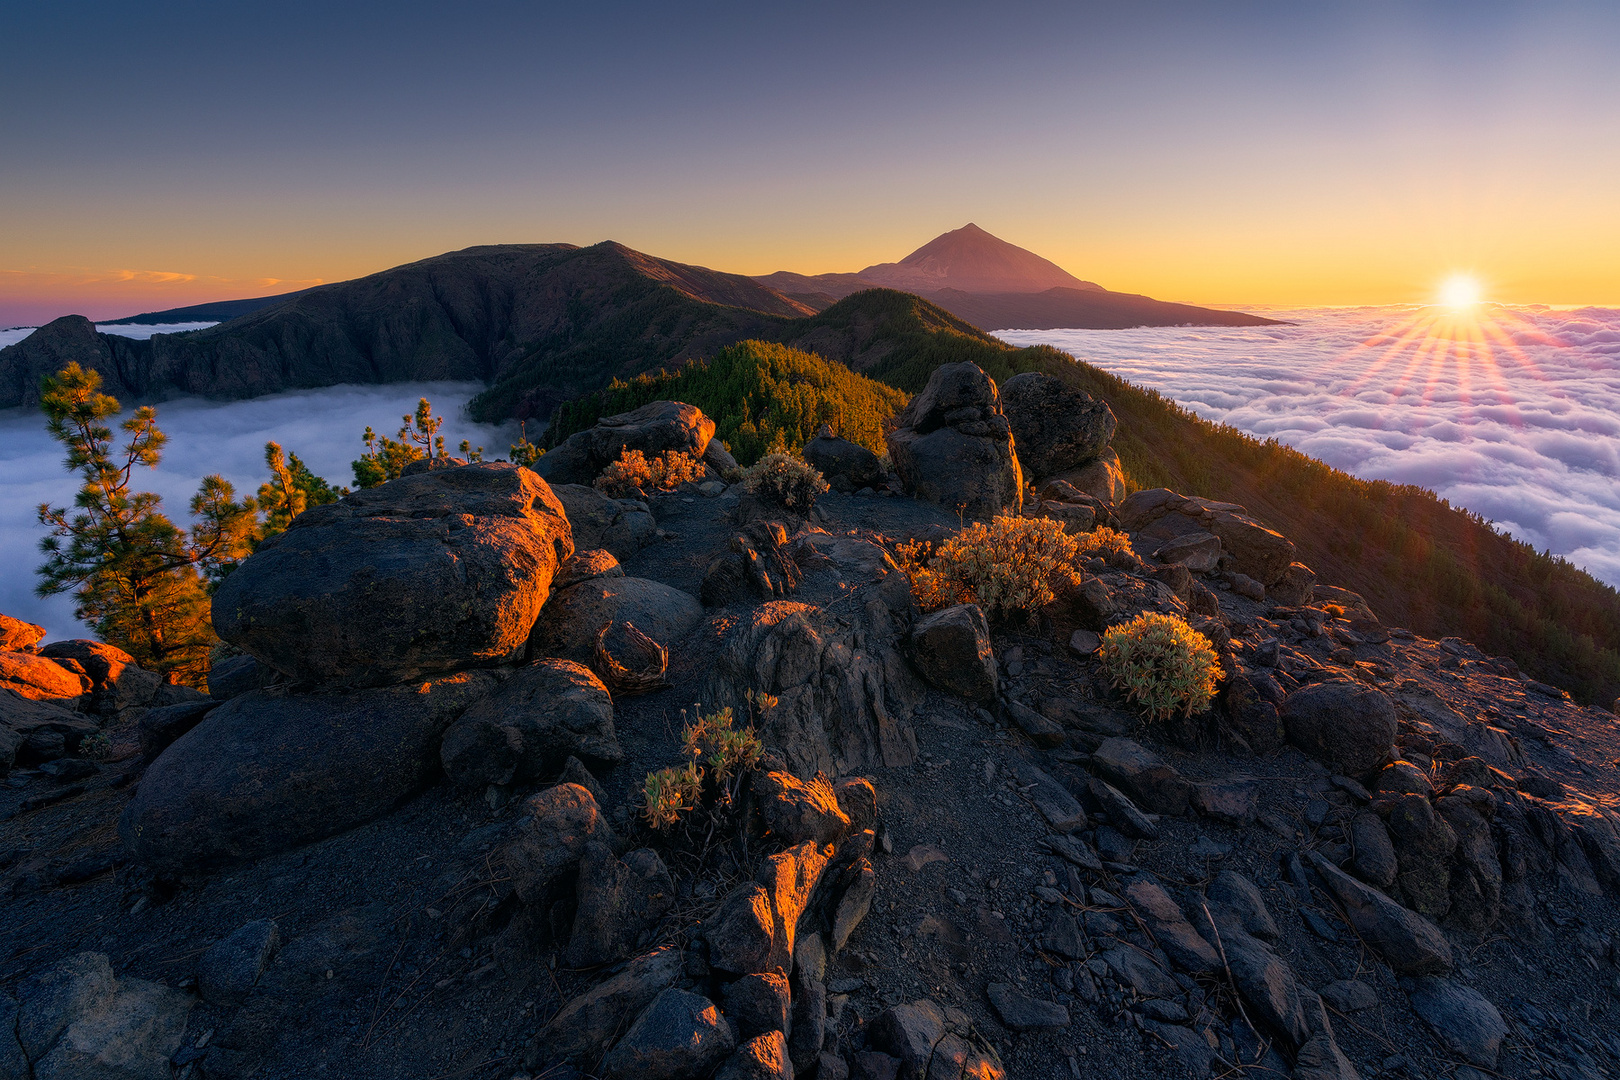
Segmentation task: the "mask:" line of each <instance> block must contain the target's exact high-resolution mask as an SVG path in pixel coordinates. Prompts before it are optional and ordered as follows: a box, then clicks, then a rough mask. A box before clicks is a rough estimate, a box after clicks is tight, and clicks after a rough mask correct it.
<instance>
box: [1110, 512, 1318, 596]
mask: <svg viewBox="0 0 1620 1080" xmlns="http://www.w3.org/2000/svg"><path fill="white" fill-rule="evenodd" d="M1119 520H1120V524H1121V525H1122V526H1124V528H1125V531H1126V532H1129V533H1131V534H1132V536H1133V537H1138V538H1139V539H1138V541H1137V544H1136V547H1137V548H1138V549H1139V550H1142V549H1153V548H1156V547H1162V546H1164V544H1165V543H1166V542H1167V541H1170V540H1174V539H1176V538H1177V537H1179V536H1182V535H1184V534H1188V533H1194V532H1199V531H1202V532H1206V533H1210V534H1212V535H1214V536H1216V537H1219V538H1220V541H1221V550H1222V552H1223V555H1222V559H1221V565H1222V566H1223V567H1224V568H1225V569H1227V570H1230V571H1233V572H1235V573H1239V574H1243V575H1244V576H1246V577H1251V578H1253V579H1254V580H1256V581H1258V582H1260V584H1262V585H1265V586H1268V587H1269V586H1271V585H1275V584H1276V583H1277V582H1279V581H1282V580H1283V579H1284V578H1285V577H1287V576H1288V574H1289V567H1290V566H1292V565H1293V562H1294V543H1293V541H1291V540H1289V539H1288V538H1287V537H1285V536H1282V535H1281V534H1279V533H1276V532H1273V531H1272V530H1270V529H1268V528H1266V527H1265V526H1264V525H1262V524H1260V523H1259V522H1258V521H1256V520H1254V519H1253V518H1251V517H1249V516H1248V511H1246V510H1245V509H1244V508H1243V507H1241V506H1239V505H1237V504H1236V503H1223V502H1215V501H1213V500H1211V499H1203V498H1197V497H1188V496H1186V495H1178V494H1177V493H1175V492H1174V491H1170V490H1169V489H1167V488H1149V489H1147V490H1145V491H1138V492H1136V493H1135V494H1134V495H1131V496H1130V497H1129V498H1127V499H1125V501H1124V502H1122V503H1120V506H1119Z"/></svg>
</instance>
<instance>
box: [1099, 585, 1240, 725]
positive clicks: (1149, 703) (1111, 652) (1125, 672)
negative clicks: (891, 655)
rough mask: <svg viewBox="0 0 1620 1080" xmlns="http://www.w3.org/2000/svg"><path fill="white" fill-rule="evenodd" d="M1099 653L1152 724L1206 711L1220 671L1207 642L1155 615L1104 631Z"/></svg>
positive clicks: (1184, 626) (1107, 671)
mask: <svg viewBox="0 0 1620 1080" xmlns="http://www.w3.org/2000/svg"><path fill="white" fill-rule="evenodd" d="M1099 655H1100V656H1101V658H1102V667H1103V673H1104V674H1105V675H1107V676H1108V678H1109V681H1110V682H1112V683H1113V685H1114V686H1115V687H1117V688H1118V689H1120V690H1123V691H1124V692H1125V696H1126V697H1127V698H1129V699H1130V700H1131V701H1133V702H1135V703H1136V704H1137V705H1139V706H1141V707H1142V709H1143V710H1144V711H1145V712H1146V713H1147V716H1148V718H1149V719H1150V720H1167V719H1169V718H1170V717H1172V716H1174V715H1176V714H1177V713H1180V714H1181V715H1183V716H1191V715H1192V714H1193V713H1195V712H1201V711H1203V709H1204V708H1206V707H1207V706H1208V705H1209V702H1210V699H1211V698H1213V697H1214V696H1215V684H1216V682H1217V680H1218V679H1219V677H1220V672H1221V667H1220V662H1219V661H1218V660H1217V659H1216V657H1215V650H1214V648H1212V647H1211V645H1210V643H1209V639H1208V638H1206V637H1205V636H1204V635H1203V634H1200V633H1199V632H1198V631H1196V630H1194V629H1193V628H1192V627H1190V626H1188V625H1187V624H1186V622H1184V621H1183V620H1181V619H1178V618H1176V617H1175V616H1174V615H1161V614H1159V613H1158V612H1154V611H1144V612H1143V613H1142V614H1140V615H1138V616H1137V617H1136V618H1134V619H1132V620H1131V621H1130V622H1127V623H1123V624H1121V625H1119V626H1115V627H1112V628H1110V629H1109V630H1107V631H1106V632H1104V634H1103V638H1102V650H1101V652H1100V653H1099Z"/></svg>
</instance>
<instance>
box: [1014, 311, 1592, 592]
mask: <svg viewBox="0 0 1620 1080" xmlns="http://www.w3.org/2000/svg"><path fill="white" fill-rule="evenodd" d="M1265 314H1268V315H1272V316H1274V317H1276V318H1282V319H1288V320H1291V321H1292V322H1293V323H1294V324H1295V325H1291V326H1268V327H1234V328H1225V327H1159V328H1143V329H1138V330H1124V331H1112V330H1044V331H1035V330H1002V331H997V336H999V337H1001V338H1003V339H1005V340H1007V341H1009V342H1013V343H1015V344H1018V345H1032V344H1037V343H1046V344H1050V345H1053V346H1056V347H1057V348H1059V349H1062V350H1064V351H1065V352H1068V353H1071V354H1072V355H1074V356H1075V357H1077V358H1078V359H1081V360H1084V361H1086V362H1088V363H1092V364H1095V365H1097V366H1098V367H1102V368H1105V369H1107V370H1109V371H1111V372H1113V373H1114V374H1116V375H1119V376H1121V377H1122V378H1125V379H1128V380H1130V381H1131V382H1134V383H1137V384H1139V385H1142V386H1148V387H1152V388H1153V389H1156V390H1158V391H1160V392H1161V393H1164V394H1165V395H1167V396H1169V397H1170V398H1172V399H1174V400H1175V401H1177V402H1178V403H1180V404H1181V405H1183V406H1185V407H1187V408H1189V409H1192V410H1193V411H1195V412H1197V413H1198V415H1200V416H1202V417H1205V418H1206V419H1209V420H1214V421H1219V422H1223V423H1227V424H1231V425H1232V426H1233V427H1236V428H1239V429H1240V430H1242V431H1246V432H1248V433H1249V434H1252V435H1256V436H1259V437H1261V438H1276V439H1278V440H1279V441H1281V442H1284V443H1286V444H1288V445H1289V446H1292V447H1294V448H1295V449H1297V450H1300V451H1301V452H1303V453H1306V454H1309V455H1311V456H1312V457H1316V458H1320V459H1321V460H1323V461H1325V462H1327V463H1328V464H1330V465H1333V466H1336V467H1338V468H1340V469H1343V470H1345V471H1346V472H1349V473H1353V474H1355V475H1356V476H1361V477H1365V478H1368V479H1382V480H1391V481H1395V482H1397V483H1406V484H1419V485H1421V486H1423V487H1426V488H1431V489H1433V490H1434V491H1435V492H1437V493H1439V494H1440V495H1441V496H1442V497H1444V498H1446V499H1449V500H1451V502H1452V503H1453V505H1459V506H1464V507H1467V508H1468V509H1469V510H1472V511H1474V512H1476V513H1479V514H1482V515H1484V516H1485V517H1486V518H1489V519H1491V520H1493V521H1495V522H1496V523H1497V525H1498V526H1500V527H1502V528H1505V529H1506V530H1507V531H1508V532H1510V533H1512V534H1513V535H1514V536H1516V537H1518V538H1520V539H1522V540H1525V541H1527V542H1529V543H1531V544H1534V545H1535V546H1536V547H1537V548H1544V549H1549V550H1551V551H1552V552H1553V553H1554V554H1556V555H1563V556H1565V557H1566V558H1568V559H1569V560H1570V561H1571V562H1573V563H1575V564H1576V565H1578V566H1581V567H1584V568H1585V569H1587V570H1588V571H1589V572H1591V573H1592V574H1593V575H1594V576H1595V577H1598V578H1600V579H1601V580H1603V581H1606V582H1608V583H1609V584H1612V585H1620V482H1617V481H1620V310H1616V309H1612V308H1581V309H1576V310H1554V309H1549V308H1503V307H1497V306H1489V307H1484V308H1481V309H1480V310H1479V312H1478V314H1477V317H1476V318H1473V319H1467V318H1458V317H1456V316H1455V315H1453V314H1452V313H1450V312H1445V311H1441V310H1436V309H1426V308H1392V307H1381V308H1355V309H1326V310H1321V309H1318V310H1308V311H1268V312H1265Z"/></svg>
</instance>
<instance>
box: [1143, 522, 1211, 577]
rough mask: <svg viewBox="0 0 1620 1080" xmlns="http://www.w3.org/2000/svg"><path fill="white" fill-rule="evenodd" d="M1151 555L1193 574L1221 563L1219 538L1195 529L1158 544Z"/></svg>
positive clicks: (1208, 571) (1202, 572) (1207, 571)
mask: <svg viewBox="0 0 1620 1080" xmlns="http://www.w3.org/2000/svg"><path fill="white" fill-rule="evenodd" d="M1153 557H1154V558H1155V559H1158V560H1159V561H1160V562H1162V563H1173V564H1175V565H1178V566H1184V567H1186V568H1187V569H1188V570H1190V571H1192V572H1193V573H1195V574H1207V573H1210V572H1211V571H1213V570H1214V569H1215V568H1216V567H1217V566H1219V565H1220V564H1221V538H1220V537H1218V536H1216V535H1215V534H1214V533H1212V532H1206V531H1204V530H1203V529H1196V530H1194V531H1192V532H1187V533H1182V534H1181V535H1180V536H1176V537H1173V538H1171V539H1170V540H1167V541H1165V542H1164V543H1163V544H1160V545H1159V547H1158V548H1157V549H1156V550H1155V551H1154V552H1153Z"/></svg>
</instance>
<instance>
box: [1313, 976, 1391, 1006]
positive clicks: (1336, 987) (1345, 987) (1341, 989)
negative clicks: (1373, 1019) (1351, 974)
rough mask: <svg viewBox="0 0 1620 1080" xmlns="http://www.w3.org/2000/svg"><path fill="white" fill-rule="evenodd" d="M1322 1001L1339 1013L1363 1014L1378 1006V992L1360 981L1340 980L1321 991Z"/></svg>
mask: <svg viewBox="0 0 1620 1080" xmlns="http://www.w3.org/2000/svg"><path fill="white" fill-rule="evenodd" d="M1321 994H1322V1000H1323V1001H1325V1002H1327V1003H1328V1004H1329V1005H1331V1006H1333V1008H1334V1009H1336V1010H1337V1011H1339V1012H1342V1013H1353V1012H1363V1011H1365V1010H1367V1009H1372V1008H1376V1007H1377V1006H1378V991H1376V990H1374V989H1373V988H1372V987H1370V986H1368V985H1367V984H1366V983H1364V982H1362V981H1361V980H1360V979H1340V980H1338V981H1337V982H1330V983H1328V984H1327V985H1326V986H1324V987H1322V990H1321Z"/></svg>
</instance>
